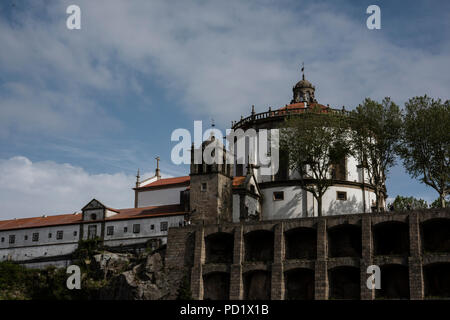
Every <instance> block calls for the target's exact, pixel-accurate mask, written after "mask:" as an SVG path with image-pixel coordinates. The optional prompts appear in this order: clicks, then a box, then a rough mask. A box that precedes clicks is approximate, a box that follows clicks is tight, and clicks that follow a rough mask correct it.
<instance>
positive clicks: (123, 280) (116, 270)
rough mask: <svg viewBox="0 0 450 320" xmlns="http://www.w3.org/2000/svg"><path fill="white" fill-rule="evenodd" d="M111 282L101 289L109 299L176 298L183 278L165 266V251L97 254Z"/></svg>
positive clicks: (99, 264)
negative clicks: (134, 254)
mask: <svg viewBox="0 0 450 320" xmlns="http://www.w3.org/2000/svg"><path fill="white" fill-rule="evenodd" d="M94 258H95V261H96V263H97V264H98V267H99V268H100V269H101V271H102V273H103V275H104V276H105V279H107V280H108V285H106V286H105V287H102V288H101V289H100V292H99V298H100V299H108V300H167V299H176V297H177V291H178V287H179V284H180V281H181V279H177V278H175V277H173V276H171V275H170V273H169V271H168V270H166V269H165V267H164V251H156V252H153V253H151V254H141V255H140V256H139V257H135V256H133V255H131V254H116V253H110V252H104V253H102V254H98V255H96V256H95V257H94Z"/></svg>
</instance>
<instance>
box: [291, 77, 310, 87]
mask: <svg viewBox="0 0 450 320" xmlns="http://www.w3.org/2000/svg"><path fill="white" fill-rule="evenodd" d="M312 87H313V85H312V84H311V82H309V81H308V80H305V79H302V80H300V81H299V82H297V84H296V85H295V86H294V88H312Z"/></svg>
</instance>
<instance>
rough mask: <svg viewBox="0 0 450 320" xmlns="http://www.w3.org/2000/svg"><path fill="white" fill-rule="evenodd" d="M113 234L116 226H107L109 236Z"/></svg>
mask: <svg viewBox="0 0 450 320" xmlns="http://www.w3.org/2000/svg"><path fill="white" fill-rule="evenodd" d="M113 234H114V226H110V227H108V228H106V235H107V236H112V235H113Z"/></svg>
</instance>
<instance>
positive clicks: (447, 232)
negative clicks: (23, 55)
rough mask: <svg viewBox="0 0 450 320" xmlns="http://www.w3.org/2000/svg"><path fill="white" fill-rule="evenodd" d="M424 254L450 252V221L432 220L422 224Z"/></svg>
mask: <svg viewBox="0 0 450 320" xmlns="http://www.w3.org/2000/svg"><path fill="white" fill-rule="evenodd" d="M422 243H423V250H424V253H427V252H445V253H449V252H450V219H432V220H428V221H425V222H424V223H422Z"/></svg>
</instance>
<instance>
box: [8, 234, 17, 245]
mask: <svg viewBox="0 0 450 320" xmlns="http://www.w3.org/2000/svg"><path fill="white" fill-rule="evenodd" d="M14 242H16V236H15V235H13V234H12V235H10V236H9V243H11V244H12V243H14Z"/></svg>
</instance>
